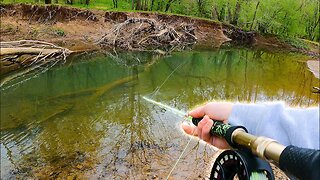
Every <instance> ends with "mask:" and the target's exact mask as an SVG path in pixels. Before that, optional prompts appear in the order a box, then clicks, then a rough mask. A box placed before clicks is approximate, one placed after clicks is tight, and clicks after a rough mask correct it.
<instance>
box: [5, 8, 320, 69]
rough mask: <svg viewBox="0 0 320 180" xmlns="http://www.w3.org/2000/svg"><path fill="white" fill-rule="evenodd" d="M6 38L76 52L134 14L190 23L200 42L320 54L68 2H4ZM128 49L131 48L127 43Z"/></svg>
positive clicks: (230, 29)
mask: <svg viewBox="0 0 320 180" xmlns="http://www.w3.org/2000/svg"><path fill="white" fill-rule="evenodd" d="M0 15H1V37H0V41H1V42H6V41H16V40H24V39H28V40H40V41H46V42H49V43H53V44H56V45H58V46H61V47H64V48H67V49H70V50H71V51H74V52H83V51H92V50H100V49H102V48H106V47H101V46H100V44H99V43H98V41H99V40H100V39H101V37H103V36H105V35H106V34H108V33H110V30H112V29H113V28H114V27H116V26H117V25H118V24H119V23H122V22H124V21H126V20H128V19H129V18H147V19H152V20H154V21H156V22H159V23H163V24H166V25H168V26H172V27H174V26H175V27H177V26H179V25H182V24H191V25H192V26H193V27H194V30H193V33H194V36H195V38H196V44H195V45H194V46H195V47H201V48H219V47H221V46H223V45H225V44H227V45H231V46H233V45H236V46H242V47H243V46H245V47H250V48H260V49H263V50H265V51H292V52H300V53H304V54H307V55H311V56H317V55H319V49H318V48H317V45H313V46H314V47H313V48H311V50H304V49H297V48H295V47H292V46H291V45H289V44H287V43H284V42H282V41H280V40H279V39H278V38H276V37H275V36H272V35H271V36H262V35H259V34H258V33H255V32H245V31H243V30H242V29H240V28H238V27H235V26H232V25H229V24H224V23H221V22H216V21H211V20H206V19H199V18H192V17H187V16H178V15H165V14H158V13H152V12H110V11H102V10H88V9H79V8H71V7H65V6H56V5H49V6H39V5H29V4H0ZM125 50H127V49H125ZM21 68H22V67H21V65H20V64H18V63H3V62H1V75H4V74H7V73H10V72H13V71H15V70H18V69H21Z"/></svg>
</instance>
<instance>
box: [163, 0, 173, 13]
mask: <svg viewBox="0 0 320 180" xmlns="http://www.w3.org/2000/svg"><path fill="white" fill-rule="evenodd" d="M172 1H173V0H169V1H168V2H167V4H166V9H165V10H164V12H168V10H169V8H170V6H171V2H172Z"/></svg>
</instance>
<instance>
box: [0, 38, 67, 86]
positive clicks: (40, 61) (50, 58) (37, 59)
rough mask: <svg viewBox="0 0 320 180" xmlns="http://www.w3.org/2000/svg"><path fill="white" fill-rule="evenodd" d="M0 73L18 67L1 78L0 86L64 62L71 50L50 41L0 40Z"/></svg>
mask: <svg viewBox="0 0 320 180" xmlns="http://www.w3.org/2000/svg"><path fill="white" fill-rule="evenodd" d="M0 48H1V51H0V58H1V75H3V74H6V73H8V72H11V71H13V70H16V69H19V70H20V71H19V72H17V73H13V74H11V75H8V76H6V77H4V78H2V79H1V83H0V87H2V86H3V85H5V84H6V83H7V82H9V81H12V80H15V79H18V78H21V77H23V76H25V75H26V74H28V73H34V74H35V75H36V74H39V73H42V72H45V71H46V70H48V69H50V68H51V67H53V66H54V65H56V64H57V63H59V62H65V60H66V58H67V56H68V55H69V54H70V53H72V51H70V50H68V49H66V48H62V47H59V46H56V45H54V44H52V43H47V42H43V41H34V40H21V41H10V42H0Z"/></svg>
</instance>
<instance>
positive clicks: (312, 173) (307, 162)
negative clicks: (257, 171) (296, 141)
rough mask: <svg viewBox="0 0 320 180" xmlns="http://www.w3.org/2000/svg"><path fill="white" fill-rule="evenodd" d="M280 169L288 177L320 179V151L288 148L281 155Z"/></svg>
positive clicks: (294, 147)
mask: <svg viewBox="0 0 320 180" xmlns="http://www.w3.org/2000/svg"><path fill="white" fill-rule="evenodd" d="M279 167H280V169H281V170H283V171H284V172H286V173H287V174H288V176H294V177H297V178H299V179H310V180H316V179H318V178H319V177H320V150H314V149H306V148H299V147H296V146H291V145H290V146H287V147H286V148H285V149H284V150H283V151H282V153H281V155H280V159H279Z"/></svg>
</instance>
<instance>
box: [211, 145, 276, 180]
mask: <svg viewBox="0 0 320 180" xmlns="http://www.w3.org/2000/svg"><path fill="white" fill-rule="evenodd" d="M235 175H237V176H238V179H240V180H253V179H259V180H263V179H268V180H274V175H273V172H272V168H271V166H270V164H269V163H268V162H267V161H264V160H262V159H259V158H258V157H256V156H254V155H252V154H251V153H250V152H249V151H248V150H245V149H241V150H226V151H224V152H222V153H221V154H220V155H219V156H218V157H217V159H216V161H215V163H214V164H213V167H212V170H211V175H210V179H211V180H231V179H234V177H235Z"/></svg>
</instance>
